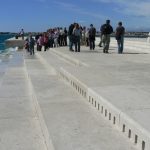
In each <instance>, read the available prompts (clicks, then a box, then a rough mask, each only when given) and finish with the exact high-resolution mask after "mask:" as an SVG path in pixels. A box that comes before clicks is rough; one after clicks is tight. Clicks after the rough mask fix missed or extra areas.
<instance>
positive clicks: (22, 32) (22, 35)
mask: <svg viewBox="0 0 150 150" xmlns="http://www.w3.org/2000/svg"><path fill="white" fill-rule="evenodd" d="M20 36H21V37H22V40H24V30H23V29H21V31H20Z"/></svg>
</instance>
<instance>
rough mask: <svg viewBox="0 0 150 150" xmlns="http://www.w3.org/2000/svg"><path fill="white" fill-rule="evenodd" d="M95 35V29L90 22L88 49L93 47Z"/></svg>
mask: <svg viewBox="0 0 150 150" xmlns="http://www.w3.org/2000/svg"><path fill="white" fill-rule="evenodd" d="M95 36H96V29H95V28H94V27H93V24H91V25H90V30H89V44H90V50H94V49H95Z"/></svg>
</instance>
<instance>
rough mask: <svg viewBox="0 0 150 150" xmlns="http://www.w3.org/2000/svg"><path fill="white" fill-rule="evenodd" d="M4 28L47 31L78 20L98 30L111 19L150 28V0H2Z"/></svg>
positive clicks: (0, 11) (0, 26)
mask: <svg viewBox="0 0 150 150" xmlns="http://www.w3.org/2000/svg"><path fill="white" fill-rule="evenodd" d="M0 18H1V23H0V32H19V31H20V30H21V29H22V28H23V29H24V30H25V32H30V31H32V32H43V31H46V30H47V29H48V28H53V27H67V28H68V26H69V25H70V24H71V23H73V22H78V23H79V24H80V25H82V26H87V27H89V26H90V24H91V23H92V24H93V25H94V26H95V27H96V29H97V30H98V29H99V28H100V26H101V25H102V24H104V23H105V22H106V20H107V19H109V20H110V21H111V25H112V26H113V28H114V29H115V28H116V26H117V24H118V22H119V21H122V22H123V26H124V27H125V28H126V31H150V0H1V5H0Z"/></svg>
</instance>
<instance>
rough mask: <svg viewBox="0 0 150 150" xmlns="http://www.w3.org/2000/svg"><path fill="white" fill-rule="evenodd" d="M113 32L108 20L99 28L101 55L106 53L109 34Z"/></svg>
mask: <svg viewBox="0 0 150 150" xmlns="http://www.w3.org/2000/svg"><path fill="white" fill-rule="evenodd" d="M112 32H113V28H112V26H111V25H110V20H106V23H105V24H103V25H102V26H101V34H102V42H103V53H108V50H109V44H110V34H111V33H112Z"/></svg>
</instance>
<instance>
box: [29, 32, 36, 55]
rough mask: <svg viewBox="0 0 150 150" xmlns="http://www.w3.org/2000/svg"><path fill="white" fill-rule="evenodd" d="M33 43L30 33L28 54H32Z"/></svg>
mask: <svg viewBox="0 0 150 150" xmlns="http://www.w3.org/2000/svg"><path fill="white" fill-rule="evenodd" d="M34 45H35V41H34V38H33V37H32V35H30V37H29V51H30V55H34Z"/></svg>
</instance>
